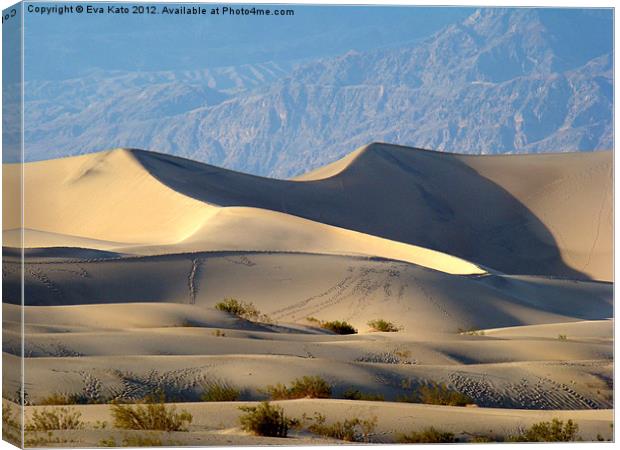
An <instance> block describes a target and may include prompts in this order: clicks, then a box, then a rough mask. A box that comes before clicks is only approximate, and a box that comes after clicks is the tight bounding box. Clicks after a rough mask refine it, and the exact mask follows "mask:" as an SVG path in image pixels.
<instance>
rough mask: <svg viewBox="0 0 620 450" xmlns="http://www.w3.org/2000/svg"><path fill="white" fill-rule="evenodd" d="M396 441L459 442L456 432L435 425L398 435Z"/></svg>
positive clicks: (423, 442)
mask: <svg viewBox="0 0 620 450" xmlns="http://www.w3.org/2000/svg"><path fill="white" fill-rule="evenodd" d="M396 442H398V443H400V444H437V443H449V442H458V440H457V439H456V438H455V437H454V433H449V432H447V431H441V430H438V429H436V428H435V427H428V428H425V429H423V430H422V431H412V432H410V433H408V434H401V435H399V436H397V437H396Z"/></svg>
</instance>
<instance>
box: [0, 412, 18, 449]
mask: <svg viewBox="0 0 620 450" xmlns="http://www.w3.org/2000/svg"><path fill="white" fill-rule="evenodd" d="M2 439H3V440H4V441H7V442H10V443H11V444H13V445H15V446H17V447H21V445H20V444H21V427H20V425H19V422H18V419H17V415H16V414H15V413H14V411H13V408H12V407H11V406H9V405H7V404H5V403H2Z"/></svg>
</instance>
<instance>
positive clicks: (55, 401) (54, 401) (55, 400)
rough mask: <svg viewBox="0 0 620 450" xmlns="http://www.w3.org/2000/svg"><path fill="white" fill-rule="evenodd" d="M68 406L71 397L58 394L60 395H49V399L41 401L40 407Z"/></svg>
mask: <svg viewBox="0 0 620 450" xmlns="http://www.w3.org/2000/svg"><path fill="white" fill-rule="evenodd" d="M68 404H69V397H68V396H66V395H64V394H58V393H54V394H51V395H48V396H47V397H45V398H43V399H41V401H39V405H46V406H50V405H68Z"/></svg>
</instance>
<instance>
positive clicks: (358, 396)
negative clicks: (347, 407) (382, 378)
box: [342, 389, 385, 402]
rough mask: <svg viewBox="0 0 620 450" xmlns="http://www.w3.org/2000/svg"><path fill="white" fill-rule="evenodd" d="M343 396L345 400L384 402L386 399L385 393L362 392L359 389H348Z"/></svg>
mask: <svg viewBox="0 0 620 450" xmlns="http://www.w3.org/2000/svg"><path fill="white" fill-rule="evenodd" d="M342 398H344V399H345V400H370V401H375V402H382V401H384V400H385V397H384V396H383V394H371V393H367V392H361V391H360V390H358V389H347V390H346V391H344V393H343V394H342Z"/></svg>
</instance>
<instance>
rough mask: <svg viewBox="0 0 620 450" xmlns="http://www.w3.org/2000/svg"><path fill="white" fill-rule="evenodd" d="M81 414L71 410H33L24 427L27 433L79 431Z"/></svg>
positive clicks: (82, 423) (81, 425)
mask: <svg viewBox="0 0 620 450" xmlns="http://www.w3.org/2000/svg"><path fill="white" fill-rule="evenodd" d="M81 417H82V413H80V412H78V411H75V410H74V409H73V408H51V409H48V408H43V409H35V410H34V412H33V413H32V417H31V418H30V421H29V422H28V423H26V426H25V427H24V429H25V430H27V431H52V430H81V429H82V428H84V422H82V419H81Z"/></svg>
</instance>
